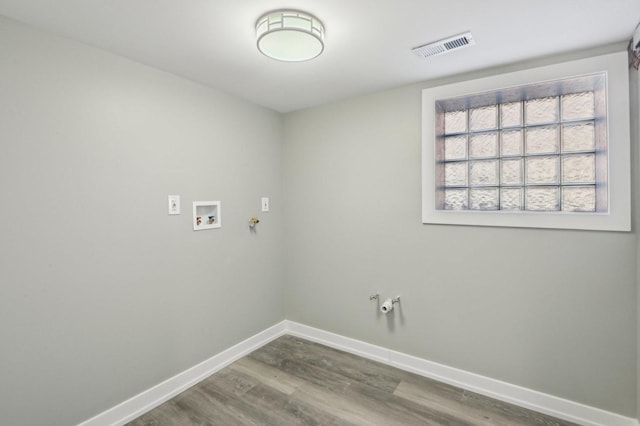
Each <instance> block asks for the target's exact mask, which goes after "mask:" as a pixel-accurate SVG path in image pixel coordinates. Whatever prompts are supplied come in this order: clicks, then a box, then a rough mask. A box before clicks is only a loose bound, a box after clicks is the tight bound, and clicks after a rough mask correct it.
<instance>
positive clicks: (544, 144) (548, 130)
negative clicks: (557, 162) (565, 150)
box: [525, 126, 560, 154]
mask: <svg viewBox="0 0 640 426" xmlns="http://www.w3.org/2000/svg"><path fill="white" fill-rule="evenodd" d="M525 138H526V141H525V146H526V150H527V154H551V153H556V152H558V148H559V146H560V144H559V139H560V138H559V131H558V127H557V126H550V127H535V128H532V129H527V131H526V133H525Z"/></svg>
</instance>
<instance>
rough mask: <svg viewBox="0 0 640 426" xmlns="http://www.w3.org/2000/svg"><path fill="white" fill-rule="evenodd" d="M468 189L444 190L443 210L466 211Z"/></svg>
mask: <svg viewBox="0 0 640 426" xmlns="http://www.w3.org/2000/svg"><path fill="white" fill-rule="evenodd" d="M467 191H468V189H445V190H444V209H445V210H467V208H468V196H467Z"/></svg>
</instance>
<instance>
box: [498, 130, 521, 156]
mask: <svg viewBox="0 0 640 426" xmlns="http://www.w3.org/2000/svg"><path fill="white" fill-rule="evenodd" d="M500 144H501V152H500V153H501V155H502V156H509V155H522V131H521V130H508V131H503V132H500Z"/></svg>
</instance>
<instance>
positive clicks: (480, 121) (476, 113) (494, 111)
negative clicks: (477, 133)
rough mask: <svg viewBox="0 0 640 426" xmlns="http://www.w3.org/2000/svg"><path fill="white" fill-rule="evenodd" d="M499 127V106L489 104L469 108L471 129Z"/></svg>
mask: <svg viewBox="0 0 640 426" xmlns="http://www.w3.org/2000/svg"><path fill="white" fill-rule="evenodd" d="M496 127H498V106H497V105H489V106H485V107H481V108H473V109H470V110H469V129H470V130H489V129H495V128H496Z"/></svg>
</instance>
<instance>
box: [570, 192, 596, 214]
mask: <svg viewBox="0 0 640 426" xmlns="http://www.w3.org/2000/svg"><path fill="white" fill-rule="evenodd" d="M562 211H565V212H595V211H596V187H595V186H566V187H564V188H562Z"/></svg>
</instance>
